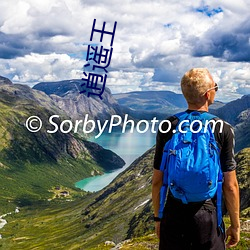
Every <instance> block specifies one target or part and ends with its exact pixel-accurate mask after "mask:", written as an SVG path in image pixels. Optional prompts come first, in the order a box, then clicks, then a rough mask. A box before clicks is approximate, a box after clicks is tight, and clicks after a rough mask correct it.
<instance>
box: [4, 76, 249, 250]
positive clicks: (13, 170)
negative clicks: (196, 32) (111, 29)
mask: <svg viewBox="0 0 250 250" xmlns="http://www.w3.org/2000/svg"><path fill="white" fill-rule="evenodd" d="M74 84H75V80H74V81H72V80H71V81H66V82H55V83H41V84H38V85H36V86H35V87H34V88H33V89H31V88H29V87H27V86H24V85H18V84H12V83H11V82H10V81H8V80H6V79H5V78H0V117H1V120H0V132H1V135H2V136H1V137H0V182H1V187H2V190H3V195H2V196H1V198H0V210H1V211H2V213H3V212H8V211H10V209H13V208H14V206H19V207H20V210H21V212H20V213H18V214H13V215H11V216H9V217H7V219H8V224H6V225H5V226H4V228H3V229H2V230H1V231H0V233H1V234H2V236H3V239H1V243H0V244H1V246H2V247H3V248H4V249H17V250H18V249H27V250H28V249H93V250H94V249H105V248H106V247H104V246H102V247H103V248H102V247H101V248H98V245H99V244H101V243H103V242H105V241H114V242H115V243H119V242H121V241H123V240H125V239H130V238H132V237H138V236H143V235H145V234H148V233H152V232H153V230H154V223H153V222H152V200H151V181H152V165H153V156H154V147H153V148H151V149H150V150H148V151H147V152H145V153H144V154H143V155H142V156H140V157H139V158H138V159H136V160H135V161H134V162H133V163H132V164H131V165H130V166H129V167H128V168H127V169H126V170H125V171H124V172H122V173H121V174H119V175H118V176H117V177H116V178H115V179H114V180H113V181H112V183H110V184H109V185H108V186H107V187H105V188H104V189H103V190H101V191H99V192H94V193H86V192H81V191H80V190H77V189H75V188H74V187H73V184H74V183H75V182H76V181H77V180H79V179H82V178H86V177H88V176H90V175H91V174H100V173H103V172H105V171H108V170H111V169H110V167H111V166H115V167H116V168H118V167H121V166H122V165H123V164H124V162H123V161H122V160H121V159H120V158H119V157H118V156H117V155H115V154H114V153H112V152H110V151H109V150H105V149H103V148H102V147H100V146H99V145H96V144H93V143H91V142H88V141H86V138H85V136H84V135H81V134H71V133H69V134H64V133H61V132H58V133H55V134H53V135H51V134H48V133H46V129H48V128H50V124H48V123H47V121H48V117H49V116H50V115H52V114H58V115H60V119H58V120H57V123H58V124H59V123H60V122H61V121H62V120H63V119H79V117H80V118H81V117H82V116H83V115H85V114H87V113H88V112H90V116H91V117H92V118H93V119H108V118H109V117H110V114H120V115H122V114H124V107H125V106H124V107H123V106H121V105H122V104H120V103H119V98H117V100H118V101H116V100H115V99H114V97H113V96H112V95H111V93H110V91H109V90H108V88H106V90H105V92H104V95H103V97H104V103H102V101H101V100H100V99H99V98H98V97H91V98H88V97H86V96H85V95H80V94H79V93H78V92H77V88H76V86H75V85H74ZM68 85H69V86H68ZM74 88H75V89H74ZM147 94H149V93H147ZM155 94H157V93H155ZM167 94H169V95H172V94H171V93H165V95H164V96H165V97H166V96H167ZM138 95H139V93H138V94H137V96H138ZM142 96H144V98H145V99H146V101H145V103H148V99H150V95H145V94H144V93H142ZM173 96H174V95H173ZM120 97H121V96H120ZM249 97H250V95H247V96H244V97H242V98H241V99H238V100H236V101H235V102H234V105H235V106H237V109H236V110H237V111H235V110H231V111H230V113H231V114H232V117H228V116H227V115H228V114H224V113H227V111H226V110H227V109H226V107H227V105H229V106H228V107H229V108H233V106H231V104H230V103H228V104H225V105H224V104H220V103H218V104H217V107H216V108H215V109H214V110H215V111H213V112H214V113H216V115H218V116H220V117H221V118H223V119H225V120H230V119H231V121H235V123H233V125H234V127H235V128H236V129H237V130H236V136H238V137H237V138H238V139H237V140H238V141H237V142H236V145H237V143H239V142H240V143H241V144H240V146H239V150H240V149H241V148H242V147H245V146H247V145H249V137H246V136H245V137H244V135H246V134H247V133H249V128H250V127H249V126H248V124H249V108H250V107H249V102H248V100H249ZM161 98H164V97H163V96H162V97H161ZM178 98H179V97H178ZM120 99H121V98H120ZM132 99H133V98H132ZM139 99H141V97H140V98H139ZM139 99H137V101H138V102H140V101H139ZM126 100H127V99H126ZM170 100H172V101H171V102H173V103H174V99H169V101H168V103H170ZM151 102H152V97H151ZM168 103H167V105H170V106H171V105H172V104H168ZM181 103H182V102H181V101H180V102H179V104H178V105H182V104H183V103H182V104H181ZM243 103H244V104H243ZM138 104H139V103H138ZM102 105H103V106H104V107H105V108H104V109H102V108H101V106H102ZM126 105H127V106H129V101H128V100H127V101H126ZM147 105H148V104H147ZM164 105H165V104H164ZM173 105H174V104H173ZM173 105H172V106H171V107H172V108H173V110H177V109H178V108H180V109H182V108H183V106H182V107H178V106H175V107H173ZM183 105H184V104H183ZM142 106H143V105H142ZM220 106H221V107H220ZM164 107H165V106H164ZM126 108H127V109H130V108H129V107H126ZM156 108H157V106H156ZM158 108H159V107H158ZM223 108H224V112H223V111H221V109H223ZM85 109H86V110H85ZM165 109H166V110H167V106H166V107H165ZM173 110H171V111H169V113H171V112H172V111H173ZM130 111H131V112H132V113H131V116H132V114H133V115H135V116H134V117H135V119H139V118H140V114H141V113H142V109H141V110H140V111H138V112H137V111H136V110H132V109H130ZM78 112H79V113H78ZM109 112H111V113H109ZM157 112H158V111H157ZM100 113H101V114H102V115H101V116H100ZM166 113H168V112H167V111H166ZM31 115H39V117H40V118H41V119H42V121H45V122H44V124H43V127H42V129H41V131H40V132H38V133H31V132H29V131H28V130H27V129H26V127H25V121H26V119H27V118H28V117H29V116H31ZM223 115H224V117H223ZM237 131H238V132H237ZM237 133H238V135H237ZM239 135H240V136H239ZM249 157H250V149H249V148H246V149H243V150H241V151H239V152H238V153H237V155H236V160H237V163H238V169H237V171H238V176H239V182H240V187H241V210H242V214H244V215H245V216H250V214H249V205H250V204H249V200H250V199H249V198H250V194H249V185H250V183H249V180H250V176H249V173H250V171H249V168H250V158H249ZM58 189H59V191H61V190H63V191H64V192H70V194H71V195H70V196H69V197H70V199H67V198H66V199H64V198H58V197H57V195H58V193H59V192H58V191H57V190H58ZM65 190H68V191H65ZM53 194H54V195H55V198H52V199H49V200H48V198H51V197H52V196H53ZM38 201H39V202H38ZM244 237H246V238H247V237H249V235H247V236H244V235H243V238H244ZM242 244H245V243H242ZM106 249H110V248H106ZM131 249H136V248H131Z"/></svg>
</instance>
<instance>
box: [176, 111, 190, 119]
mask: <svg viewBox="0 0 250 250" xmlns="http://www.w3.org/2000/svg"><path fill="white" fill-rule="evenodd" d="M188 115H189V114H188V112H187V111H183V112H180V113H177V114H175V115H174V116H175V117H177V118H178V119H179V122H180V121H182V120H184V119H185V118H186V117H187V116H188Z"/></svg>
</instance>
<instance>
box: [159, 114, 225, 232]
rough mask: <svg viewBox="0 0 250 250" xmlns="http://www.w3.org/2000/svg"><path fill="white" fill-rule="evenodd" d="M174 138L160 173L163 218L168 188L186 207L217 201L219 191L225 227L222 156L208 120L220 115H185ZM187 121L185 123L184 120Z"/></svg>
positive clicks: (219, 204)
mask: <svg viewBox="0 0 250 250" xmlns="http://www.w3.org/2000/svg"><path fill="white" fill-rule="evenodd" d="M175 117H177V118H178V119H179V122H178V124H177V127H176V130H175V131H174V133H173V136H172V138H171V139H170V140H169V141H168V142H167V143H166V144H165V146H164V152H163V157H162V161H161V166H160V170H161V171H162V172H163V185H162V187H161V191H160V209H159V218H162V217H163V210H164V206H165V200H166V194H167V191H168V189H169V190H170V191H171V193H172V194H173V196H174V197H175V198H177V199H180V200H181V201H182V202H183V203H184V204H187V203H188V202H200V201H204V200H207V199H210V198H213V197H214V196H215V194H216V192H217V220H218V226H219V227H220V226H221V222H222V213H221V198H222V179H223V175H222V171H221V166H220V154H219V148H218V146H217V143H216V140H215V138H214V134H213V133H212V129H211V127H210V125H209V124H208V122H207V121H210V120H211V119H213V118H215V117H216V116H214V115H212V114H209V113H207V112H205V113H200V112H198V111H193V112H191V113H187V112H182V113H178V114H176V115H175ZM184 120H185V121H184Z"/></svg>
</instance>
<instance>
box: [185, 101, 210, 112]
mask: <svg viewBox="0 0 250 250" xmlns="http://www.w3.org/2000/svg"><path fill="white" fill-rule="evenodd" d="M188 109H189V110H197V111H207V112H208V104H207V103H205V104H204V105H197V104H191V103H188Z"/></svg>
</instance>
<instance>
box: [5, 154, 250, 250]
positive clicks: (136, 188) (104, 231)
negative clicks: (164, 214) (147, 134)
mask: <svg viewBox="0 0 250 250" xmlns="http://www.w3.org/2000/svg"><path fill="white" fill-rule="evenodd" d="M153 153H154V149H151V150H149V151H148V152H146V153H145V154H144V155H143V156H142V157H140V158H138V159H137V160H136V161H135V162H134V163H133V164H132V165H131V166H130V167H129V168H128V169H127V170H126V171H125V172H124V173H121V174H120V175H119V176H118V177H117V178H116V179H115V180H114V181H113V182H112V183H111V184H110V185H109V186H108V187H106V188H105V189H103V190H102V191H99V192H96V193H90V194H85V195H84V196H83V197H82V198H79V197H78V198H74V199H73V201H66V199H63V198H61V199H55V200H53V201H52V202H47V203H43V204H41V205H40V206H37V205H34V206H31V207H24V208H22V209H21V211H20V213H18V214H12V215H9V216H7V217H6V219H7V220H8V224H7V225H5V227H4V228H3V229H2V230H0V234H2V236H3V239H2V240H1V244H2V247H3V249H27V250H28V249H61V250H64V249H65V250H68V249H84V250H86V249H91V250H97V249H101V250H105V249H111V248H112V247H111V246H105V241H113V242H115V244H118V246H120V247H121V248H119V249H136V250H140V249H142V250H146V249H157V244H158V241H157V239H156V237H155V236H154V235H150V234H152V233H153V232H154V222H153V221H152V202H151V194H150V193H151V175H152V160H153ZM237 157H238V158H237V161H238V164H239V168H241V167H242V166H246V167H247V168H249V161H248V159H249V149H245V150H243V151H241V152H240V153H239V154H238V155H237ZM244 171H245V170H243V172H244ZM245 180H246V179H244V180H243V179H241V174H240V172H239V181H240V182H244V181H245ZM242 185H243V186H245V184H244V183H240V186H241V188H242ZM248 191H249V189H248ZM243 212H244V211H243ZM225 220H226V224H227V225H228V223H229V219H228V218H227V217H226V218H225ZM148 234H149V235H148ZM249 238H250V232H249V221H248V218H242V232H241V242H240V244H239V246H238V247H237V248H235V249H242V250H243V249H248V248H247V247H248V246H249ZM126 239H127V240H128V239H129V240H128V241H127V240H126ZM119 243H120V244H119Z"/></svg>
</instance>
